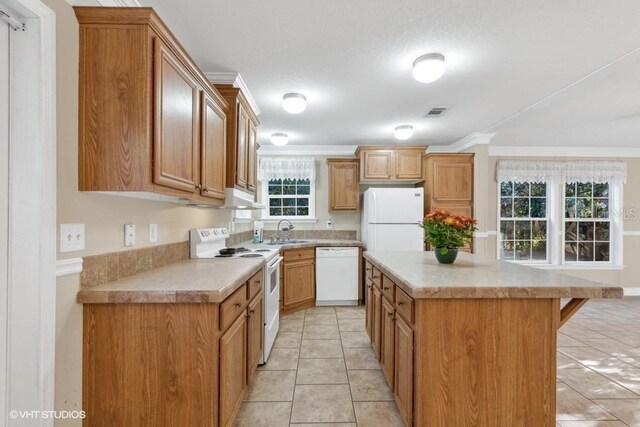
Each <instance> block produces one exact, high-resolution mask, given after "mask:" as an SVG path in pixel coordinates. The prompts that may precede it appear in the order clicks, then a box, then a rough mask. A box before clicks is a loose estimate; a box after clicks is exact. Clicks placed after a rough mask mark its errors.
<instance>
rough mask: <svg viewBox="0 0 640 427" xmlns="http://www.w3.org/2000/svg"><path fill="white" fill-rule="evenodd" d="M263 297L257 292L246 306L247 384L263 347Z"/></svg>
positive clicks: (251, 377)
mask: <svg viewBox="0 0 640 427" xmlns="http://www.w3.org/2000/svg"><path fill="white" fill-rule="evenodd" d="M263 301H264V298H263V294H262V292H260V294H258V295H257V296H256V297H255V298H254V299H253V301H252V302H251V303H249V307H247V310H248V313H247V319H248V325H247V328H248V331H247V345H248V350H247V384H250V383H251V381H252V380H253V375H254V374H255V372H256V368H257V367H258V364H259V363H260V359H261V357H262V349H263V347H264V304H263Z"/></svg>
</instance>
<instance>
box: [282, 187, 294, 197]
mask: <svg viewBox="0 0 640 427" xmlns="http://www.w3.org/2000/svg"><path fill="white" fill-rule="evenodd" d="M282 194H286V195H293V194H296V186H295V185H285V186H283V187H282Z"/></svg>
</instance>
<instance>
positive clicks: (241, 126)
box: [236, 102, 249, 188]
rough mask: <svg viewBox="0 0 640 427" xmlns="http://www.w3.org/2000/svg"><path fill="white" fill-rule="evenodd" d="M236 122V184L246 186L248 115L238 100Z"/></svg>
mask: <svg viewBox="0 0 640 427" xmlns="http://www.w3.org/2000/svg"><path fill="white" fill-rule="evenodd" d="M237 117H238V123H237V127H238V130H237V133H236V134H237V136H238V139H237V141H236V144H237V145H236V150H237V152H236V185H238V186H240V187H242V188H247V173H248V168H247V160H248V159H249V156H248V151H247V150H248V139H249V138H248V132H249V116H248V115H247V112H246V110H245V109H244V107H243V106H242V104H241V103H240V102H238V114H237Z"/></svg>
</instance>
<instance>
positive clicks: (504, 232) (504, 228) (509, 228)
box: [500, 221, 514, 240]
mask: <svg viewBox="0 0 640 427" xmlns="http://www.w3.org/2000/svg"><path fill="white" fill-rule="evenodd" d="M513 229H514V223H513V221H500V236H501V237H502V239H503V240H513V238H514V232H513Z"/></svg>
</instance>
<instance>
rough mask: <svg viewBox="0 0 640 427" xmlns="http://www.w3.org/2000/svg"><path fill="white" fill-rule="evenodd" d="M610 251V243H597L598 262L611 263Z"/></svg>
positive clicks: (596, 254) (596, 258) (596, 257)
mask: <svg viewBox="0 0 640 427" xmlns="http://www.w3.org/2000/svg"><path fill="white" fill-rule="evenodd" d="M609 251H610V245H609V243H603V242H602V243H596V253H595V260H596V261H605V262H607V261H609Z"/></svg>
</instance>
